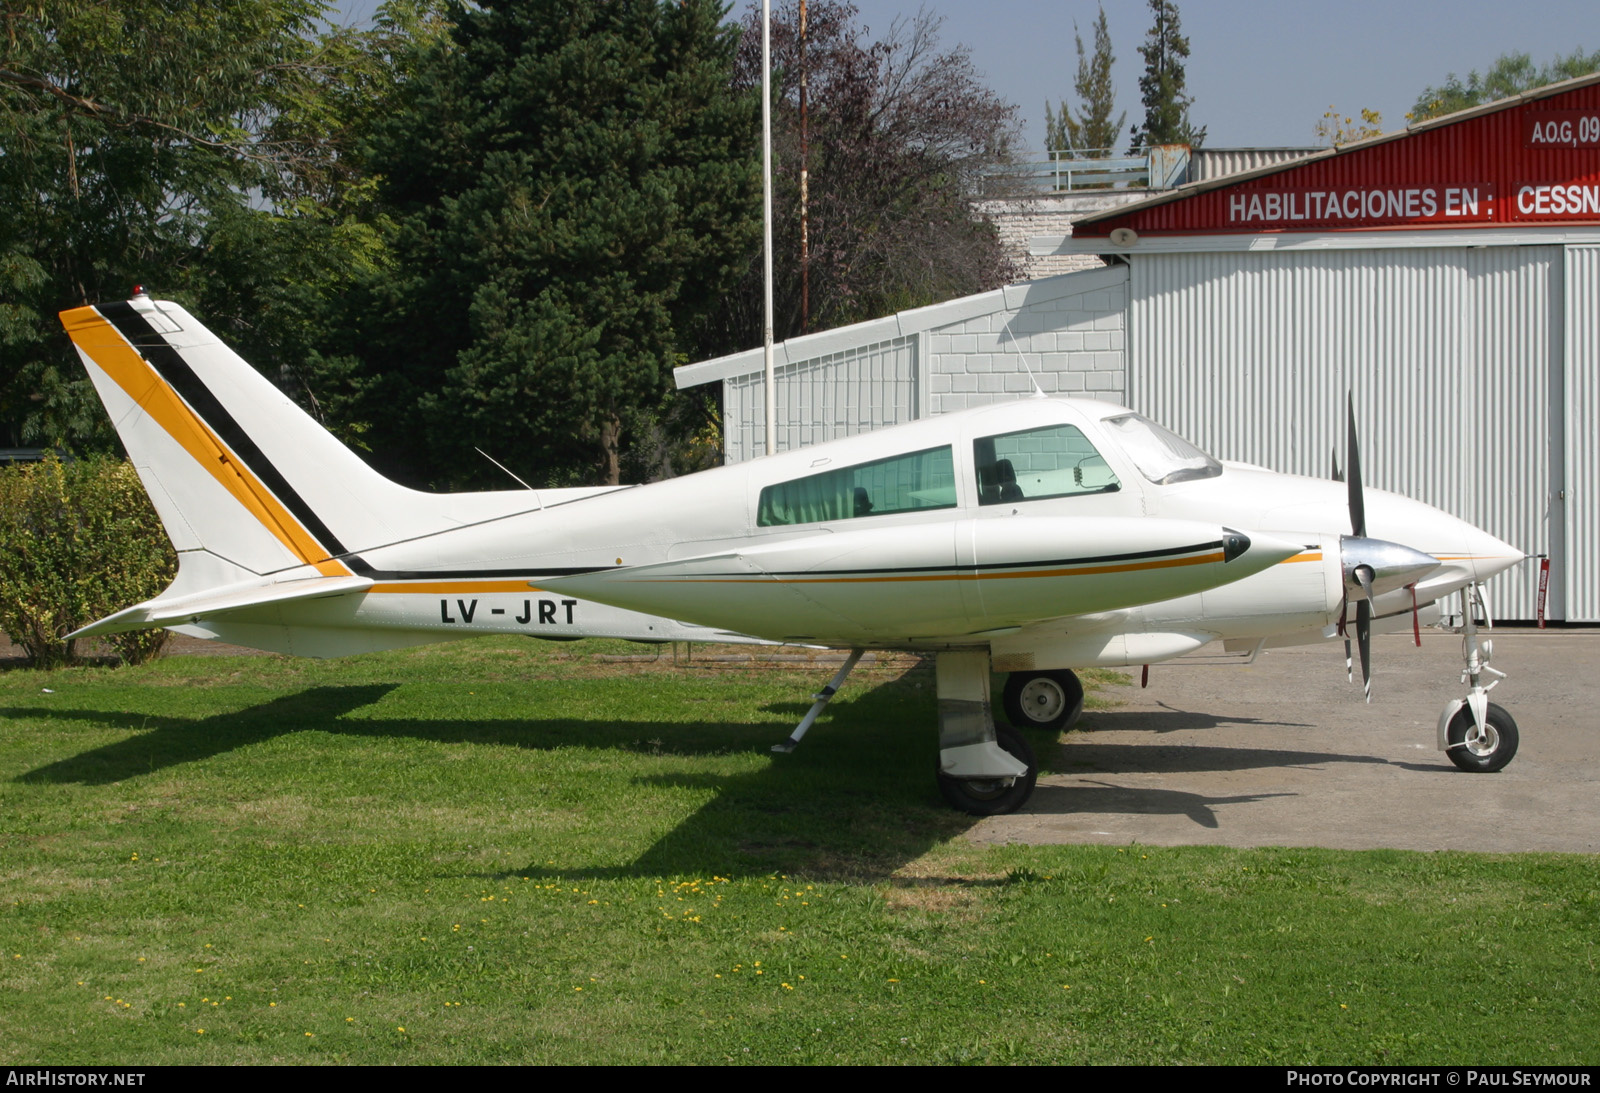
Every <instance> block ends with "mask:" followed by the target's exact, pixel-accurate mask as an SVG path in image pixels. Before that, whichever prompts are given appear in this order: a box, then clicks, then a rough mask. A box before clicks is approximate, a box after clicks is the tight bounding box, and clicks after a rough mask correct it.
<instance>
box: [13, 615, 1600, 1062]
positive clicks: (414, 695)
mask: <svg viewBox="0 0 1600 1093" xmlns="http://www.w3.org/2000/svg"><path fill="white" fill-rule="evenodd" d="M639 651H640V647H638V646H625V645H620V644H605V643H596V642H585V643H578V644H575V645H545V644H540V643H536V642H531V641H523V642H518V641H515V640H486V641H474V642H463V643H460V644H455V645H442V646H433V647H428V648H424V649H419V650H412V651H405V652H398V653H390V654H378V655H372V656H363V657H357V658H352V659H348V660H343V661H328V662H319V661H305V660H289V659H284V658H279V657H239V658H233V657H175V658H170V659H167V660H163V661H158V662H156V663H154V664H152V665H149V666H146V667H143V668H123V669H109V668H80V669H71V670H67V671H62V672H56V673H50V674H44V673H37V672H32V671H26V670H11V671H5V672H0V910H3V914H0V943H3V946H4V948H3V950H0V959H3V963H4V967H3V971H0V991H3V992H4V999H5V1001H4V1003H3V1004H0V1063H5V1064H35V1063H58V1064H69V1063H76V1064H87V1063H101V1064H159V1063H211V1064H220V1063H266V1062H287V1063H325V1062H353V1063H494V1062H516V1063H539V1062H551V1063H583V1062H611V1063H629V1062H633V1063H637V1062H650V1061H671V1062H700V1063H718V1062H726V1061H733V1062H742V1061H748V1062H754V1063H768V1064H770V1063H776V1062H789V1061H793V1062H805V1063H821V1062H835V1061H837V1062H858V1063H859V1062H1100V1063H1110V1062H1210V1063H1218V1062H1220V1063H1352V1064H1357V1063H1494V1062H1517V1063H1575V1062H1587V1063H1593V1062H1595V1061H1596V1059H1597V1057H1600V1051H1597V1049H1596V1046H1595V1045H1596V1042H1597V1029H1600V1005H1597V1002H1600V985H1597V984H1600V977H1597V975H1596V967H1595V962H1596V955H1597V953H1596V947H1597V937H1600V929H1597V927H1600V921H1597V920H1600V915H1597V909H1600V874H1597V872H1596V868H1595V861H1594V859H1592V858H1589V857H1582V856H1575V855H1573V856H1563V855H1548V854H1528V855H1516V856H1484V855H1471V854H1418V853H1403V852H1367V853H1352V852H1343V851H1320V850H1301V849H1295V850H1284V849H1269V850H1253V851H1251V850H1228V849H1220V848H1180V849H1164V848H1151V847H1140V846H1130V847H1122V848H1118V847H1104V846H1081V847H1059V846H1058V847H1005V848H984V847H978V846H975V845H972V844H969V843H967V842H966V841H965V840H963V839H962V838H960V836H961V833H962V832H963V831H964V830H966V828H967V827H968V825H969V824H970V822H971V821H970V820H968V819H966V818H964V817H961V816H958V815H956V814H954V813H952V812H950V811H949V810H948V809H946V808H944V807H943V805H942V804H941V802H940V800H939V798H938V793H937V790H936V789H935V787H934V783H933V778H932V771H933V766H934V762H935V757H936V745H935V732H934V729H933V723H934V712H933V698H932V686H931V684H932V676H931V674H930V673H927V672H911V673H909V674H905V675H902V674H901V668H903V664H902V665H901V667H898V668H891V667H888V666H885V667H878V668H863V669H862V670H859V671H858V672H857V674H856V676H855V678H854V679H852V681H851V682H850V684H849V685H847V687H846V689H845V691H844V692H843V694H842V695H841V697H840V698H839V699H838V700H837V701H836V702H835V703H834V704H833V706H832V707H831V708H830V711H829V712H828V713H827V714H825V715H824V717H823V718H822V720H821V722H820V723H819V724H818V725H817V727H816V728H815V729H814V730H813V732H812V733H811V735H810V736H809V737H808V738H807V740H806V742H805V743H804V745H803V746H802V747H801V748H800V749H799V750H798V751H797V752H795V753H794V754H793V755H788V756H774V755H772V754H771V753H770V752H769V751H768V748H769V747H770V745H771V744H773V743H774V742H776V741H778V740H780V739H782V738H783V737H784V736H785V735H787V733H788V731H789V729H790V728H792V726H793V724H794V723H795V722H796V721H798V720H799V718H800V716H801V714H802V713H803V712H804V710H805V708H806V706H807V705H808V704H809V699H808V696H809V695H810V693H811V692H813V691H815V690H816V689H817V688H818V687H820V686H821V684H822V683H823V682H825V681H826V677H827V675H829V674H831V669H818V668H812V669H809V670H801V669H798V668H795V669H789V668H773V667H765V668H759V669H755V668H747V667H746V668H731V667H728V666H726V665H715V664H712V663H710V662H708V661H707V660H705V659H704V657H703V656H699V655H697V657H698V659H696V660H694V661H692V662H690V663H688V664H679V665H674V664H673V660H672V655H671V653H670V651H666V652H664V653H663V656H662V659H661V661H660V662H658V663H656V664H642V663H639V662H633V661H627V662H622V661H616V660H614V659H613V660H606V659H602V655H615V654H618V653H637V652H639ZM897 677H898V678H897ZM47 688H48V689H49V692H53V693H47V691H46V689H47ZM1047 744H1048V741H1044V740H1038V739H1036V740H1035V745H1036V747H1038V748H1039V750H1040V751H1041V754H1047V753H1048V751H1049V750H1050V749H1049V748H1048V747H1047V746H1046V745H1047Z"/></svg>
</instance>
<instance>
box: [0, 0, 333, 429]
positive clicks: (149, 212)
mask: <svg viewBox="0 0 1600 1093" xmlns="http://www.w3.org/2000/svg"><path fill="white" fill-rule="evenodd" d="M0 4H3V6H0V16H3V18H4V22H5V26H4V32H3V33H0V214H3V215H0V301H3V302H0V353H3V359H4V367H0V427H3V429H4V432H5V434H6V435H5V436H4V438H3V439H5V440H9V441H10V443H12V444H17V443H24V442H26V443H33V444H38V445H41V446H50V445H59V444H67V445H70V446H76V447H80V448H81V447H88V448H95V447H101V448H104V447H108V446H109V445H110V443H111V439H110V438H111V434H110V430H109V427H108V425H107V423H106V422H105V419H104V414H103V413H102V412H101V411H100V409H99V404H98V402H97V401H96V400H95V399H94V397H93V395H92V392H91V391H90V390H89V385H88V383H87V380H86V379H85V377H84V375H83V372H82V369H81V367H80V366H79V365H78V363H77V360H76V357H75V355H74V354H73V353H72V352H71V349H70V347H69V345H68V343H67V340H66V338H65V336H64V334H63V333H62V330H61V326H60V324H59V323H58V322H57V320H56V312H57V311H59V310H61V309H63V308H66V307H71V306H76V305H80V304H83V303H92V302H96V301H99V300H103V299H122V298H125V297H126V295H127V294H128V292H129V290H130V288H131V287H132V285H133V284H134V283H135V282H142V281H146V280H149V281H154V282H158V283H160V284H161V285H162V286H163V287H166V286H169V285H177V286H180V287H181V286H182V285H184V284H186V283H187V280H188V278H189V277H190V275H191V273H192V272H193V271H194V270H195V269H197V268H198V267H201V266H203V265H204V264H205V262H206V249H205V245H204V235H205V226H206V224H207V223H208V222H209V220H210V218H211V217H212V216H213V215H214V214H216V213H217V212H219V211H222V210H239V209H242V208H245V207H246V206H247V203H248V202H247V196H246V195H247V194H248V193H249V192H250V191H251V190H252V189H256V190H259V189H260V188H261V187H263V186H265V185H267V184H269V183H270V182H271V180H272V179H274V178H277V177H281V176H283V175H285V174H286V173H292V172H293V171H294V170H296V169H297V161H298V160H300V159H301V158H303V152H304V150H303V149H302V148H299V147H296V146H292V145H289V144H286V143H284V142H282V141H279V140H276V139H274V138H272V137H271V136H270V135H269V133H268V132H267V130H268V128H269V125H270V122H271V120H272V119H273V117H275V116H276V115H277V114H278V113H280V111H281V104H282V103H283V102H284V101H285V99H286V98H287V97H288V96H290V95H291V94H292V93H293V92H294V89H295V88H296V87H297V86H298V85H299V84H301V83H302V82H303V80H304V79H305V78H306V77H307V76H308V74H309V73H310V72H311V71H312V70H313V69H314V68H315V63H316V55H315V42H314V40H313V38H312V37H311V31H312V28H313V27H314V25H315V24H316V21H317V20H318V18H319V17H320V16H321V15H322V14H323V11H324V8H323V5H322V4H320V3H318V2H317V0H217V2H213V3H206V4H175V3H171V2H165V0H116V2H112V0H0Z"/></svg>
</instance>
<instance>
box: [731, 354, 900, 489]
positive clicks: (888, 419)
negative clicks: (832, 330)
mask: <svg viewBox="0 0 1600 1093" xmlns="http://www.w3.org/2000/svg"><path fill="white" fill-rule="evenodd" d="M776 378H777V383H776V384H775V386H776V388H777V397H778V405H777V425H778V451H780V452H786V451H789V450H790V449H793V448H800V447H804V446H806V445H808V444H818V443H821V442H822V441H824V440H833V439H834V438H836V437H841V436H854V435H856V434H857V433H864V432H868V431H869V430H872V429H879V428H882V427H883V426H885V425H898V424H900V423H901V422H905V421H911V420H913V419H915V418H916V416H917V405H918V402H917V399H918V392H917V339H916V338H915V336H910V337H903V338H895V339H893V340H890V341H883V342H876V343H874V344H872V345H863V346H858V347H855V348H852V349H849V350H846V351H844V352H840V353H832V354H829V355H828V356H825V357H815V358H811V359H808V360H803V361H795V362H792V363H790V364H788V365H786V366H784V367H782V368H779V369H778V370H777V377H776ZM722 392H723V395H722V397H723V420H724V421H726V422H729V423H734V422H737V423H739V426H738V428H736V429H731V430H729V432H728V433H727V435H726V443H727V446H728V450H727V461H728V462H729V463H738V462H740V461H742V460H746V459H750V458H753V457H755V456H758V455H761V454H763V453H764V452H765V450H766V424H765V423H766V406H765V403H764V402H763V398H764V396H763V394H762V377H761V375H760V374H759V373H757V374H756V375H753V376H741V377H738V378H735V379H730V380H725V381H724V382H723V386H722Z"/></svg>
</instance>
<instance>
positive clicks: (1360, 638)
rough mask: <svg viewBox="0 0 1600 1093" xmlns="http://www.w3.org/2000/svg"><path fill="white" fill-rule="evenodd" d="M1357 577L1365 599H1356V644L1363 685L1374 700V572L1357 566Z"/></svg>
mask: <svg viewBox="0 0 1600 1093" xmlns="http://www.w3.org/2000/svg"><path fill="white" fill-rule="evenodd" d="M1355 578H1356V580H1357V581H1359V582H1361V591H1362V592H1363V593H1365V594H1366V598H1365V599H1360V600H1357V601H1356V645H1357V647H1358V648H1359V649H1360V651H1361V686H1362V689H1363V690H1364V691H1365V692H1366V696H1367V701H1368V702H1371V701H1372V610H1373V606H1374V605H1373V602H1372V574H1371V572H1370V571H1369V570H1368V569H1367V567H1366V566H1357V567H1356V572H1355Z"/></svg>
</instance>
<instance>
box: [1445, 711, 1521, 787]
mask: <svg viewBox="0 0 1600 1093" xmlns="http://www.w3.org/2000/svg"><path fill="white" fill-rule="evenodd" d="M1446 741H1447V743H1448V744H1449V745H1450V746H1449V748H1448V749H1447V750H1446V751H1445V754H1446V755H1448V756H1449V757H1450V761H1451V762H1452V763H1454V764H1455V765H1456V766H1458V767H1460V768H1461V769H1462V770H1467V771H1472V772H1473V773H1475V774H1490V773H1493V772H1494V771H1497V770H1499V769H1500V768H1501V767H1503V766H1505V765H1506V764H1507V763H1509V762H1511V760H1512V759H1513V758H1514V757H1515V756H1516V754H1517V723H1516V722H1515V721H1513V720H1512V719H1511V715H1510V714H1508V713H1506V711H1505V710H1503V709H1501V708H1500V707H1499V706H1496V705H1495V704H1494V703H1493V702H1491V703H1489V709H1488V710H1487V712H1485V714H1484V717H1483V732H1481V733H1480V732H1478V723H1477V722H1476V721H1474V720H1473V719H1472V708H1471V707H1470V706H1462V707H1461V709H1459V710H1457V711H1456V715H1455V716H1454V717H1452V718H1451V719H1450V726H1449V728H1448V729H1446Z"/></svg>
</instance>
